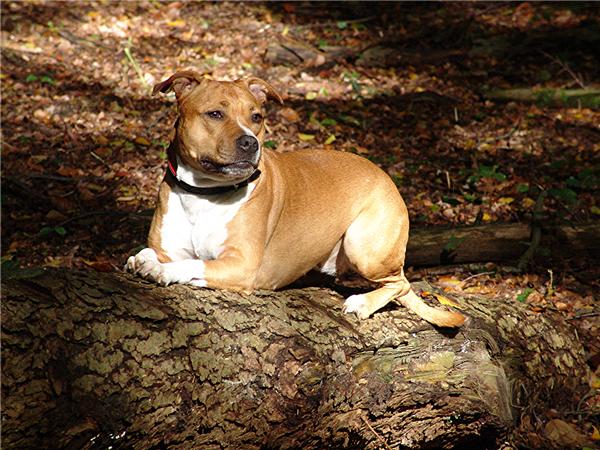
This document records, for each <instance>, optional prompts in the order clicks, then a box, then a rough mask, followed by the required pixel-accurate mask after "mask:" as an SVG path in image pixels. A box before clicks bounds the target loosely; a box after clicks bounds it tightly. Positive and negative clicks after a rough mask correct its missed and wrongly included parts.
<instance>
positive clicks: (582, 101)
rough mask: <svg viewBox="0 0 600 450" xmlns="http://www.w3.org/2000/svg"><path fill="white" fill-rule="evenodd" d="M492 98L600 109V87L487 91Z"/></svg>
mask: <svg viewBox="0 0 600 450" xmlns="http://www.w3.org/2000/svg"><path fill="white" fill-rule="evenodd" d="M483 95H484V97H485V98H487V99H490V100H499V101H517V102H525V103H537V104H540V105H545V106H553V107H568V106H571V107H580V108H592V109H600V89H592V88H589V89H541V88H517V89H497V90H493V91H488V92H485V93H484V94H483Z"/></svg>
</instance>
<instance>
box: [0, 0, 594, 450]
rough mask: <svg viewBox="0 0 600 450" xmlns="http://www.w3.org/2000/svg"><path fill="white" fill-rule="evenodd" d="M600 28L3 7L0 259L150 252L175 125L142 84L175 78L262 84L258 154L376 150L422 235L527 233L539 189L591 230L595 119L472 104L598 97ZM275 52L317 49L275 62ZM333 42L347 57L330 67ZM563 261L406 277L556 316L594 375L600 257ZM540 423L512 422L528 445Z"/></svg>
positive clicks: (272, 8)
mask: <svg viewBox="0 0 600 450" xmlns="http://www.w3.org/2000/svg"><path fill="white" fill-rule="evenodd" d="M599 26H600V19H599V9H598V7H597V5H595V4H593V3H590V4H586V3H569V4H561V3H557V4H542V3H532V4H530V3H506V4H502V3H501V4H498V3H445V4H437V3H426V4H408V3H400V4H396V3H386V4H374V3H368V4H361V3H358V4H354V3H348V4H346V3H336V4H335V5H334V6H332V4H315V3H313V4H307V3H272V4H258V3H217V4H212V3H184V2H174V3H168V4H166V3H160V2H157V1H150V2H128V3H111V2H103V1H100V2H86V3H76V4H75V3H68V2H40V1H32V2H27V3H20V2H3V3H2V61H1V62H2V73H1V75H0V76H1V81H2V164H3V167H2V225H3V233H2V257H3V264H19V265H22V266H32V265H45V266H68V267H82V266H83V267H91V268H94V269H96V270H103V271H111V270H117V269H119V268H120V267H121V266H122V265H123V263H124V261H125V259H126V257H127V255H129V254H130V253H132V252H134V251H136V250H137V249H138V248H139V247H140V246H142V245H143V244H144V242H145V236H146V233H147V229H148V226H149V217H150V214H151V208H152V207H153V205H154V199H155V196H156V192H157V187H158V184H159V182H160V180H161V178H162V175H163V171H164V158H165V152H164V151H165V147H166V145H167V143H168V141H169V139H170V133H171V128H172V125H173V122H174V118H175V114H176V111H175V105H174V101H173V99H172V98H169V97H150V95H149V92H150V89H151V86H152V85H153V84H154V83H156V82H158V81H161V80H162V79H164V78H166V77H167V76H169V75H170V74H171V73H173V72H174V71H176V70H179V69H183V68H195V69H197V70H203V71H206V72H208V73H210V74H211V76H213V77H214V78H219V79H225V78H226V79H235V78H238V77H241V76H245V75H248V74H253V75H257V76H260V77H262V78H264V79H266V80H269V81H270V82H271V83H273V84H274V85H275V86H276V87H277V88H278V89H279V90H280V92H281V93H282V94H283V95H284V97H285V101H286V104H285V106H284V107H283V108H280V107H275V106H271V107H270V109H269V114H268V122H269V126H270V134H269V137H268V139H269V141H268V145H270V146H272V147H276V148H277V149H278V150H282V151H288V150H294V149H298V148H313V147H315V148H317V147H320V146H323V145H329V146H331V147H333V148H336V149H339V150H344V151H351V152H356V153H359V154H362V155H364V156H366V157H368V158H369V159H371V160H373V161H374V162H376V163H377V164H379V165H380V166H381V167H383V168H384V169H385V170H386V171H387V172H388V173H389V174H390V176H391V177H392V178H393V179H394V181H395V182H396V184H397V185H398V187H399V189H400V191H401V193H402V195H403V196H404V198H405V200H406V202H407V204H408V207H409V211H410V214H411V219H412V222H413V225H414V226H419V227H421V226H427V225H438V224H456V225H459V224H461V225H462V224H473V223H475V222H481V223H486V222H488V223H493V222H496V221H499V222H509V221H528V220H530V219H531V215H532V210H533V206H534V204H535V202H536V200H537V199H538V198H539V195H540V193H541V192H543V191H545V192H547V193H548V198H547V200H546V202H545V205H544V214H545V216H546V217H547V220H552V221H554V222H589V221H592V220H598V217H599V215H600V203H598V202H599V200H598V198H599V197H598V195H597V188H598V180H599V178H600V171H599V165H598V158H599V152H600V127H599V124H600V113H599V112H598V110H592V109H588V108H576V107H575V108H558V107H551V106H549V105H548V104H546V103H545V102H544V101H542V100H543V99H540V101H539V102H538V103H537V104H523V103H514V102H512V103H494V102H491V101H489V100H486V99H485V97H484V93H485V92H486V90H488V89H493V88H509V87H559V88H578V87H582V86H585V87H594V86H596V87H598V85H597V83H598V81H599V80H600V66H599V65H598V59H597V48H599V47H598V45H600V37H599V32H598V27H599ZM278 41H284V42H286V43H288V44H289V43H290V42H295V43H297V42H302V43H304V44H307V45H310V46H312V48H313V49H314V48H317V49H318V48H321V49H323V50H324V51H325V52H324V53H323V54H322V55H323V56H322V57H317V58H314V59H312V58H309V59H304V61H301V60H300V59H298V60H297V61H294V62H293V63H292V64H287V65H286V64H278V63H273V62H268V61H267V59H268V58H269V44H275V43H276V42H278ZM332 46H336V47H345V48H347V49H349V50H350V51H349V53H346V54H345V56H346V57H345V58H339V59H330V58H329V57H328V56H327V55H329V53H327V51H329V50H330V49H331V47H332ZM377 46H384V47H386V48H393V49H395V50H396V51H397V52H398V51H399V52H400V54H401V57H394V58H391V59H390V57H389V55H388V57H386V56H381V54H380V53H378V52H377V51H374V50H373V49H376V48H377ZM271 50H272V47H271ZM369 50H371V51H370V52H369ZM594 83H596V84H594ZM557 256H558V257H557ZM568 256H569V255H553V257H554V258H553V259H552V261H549V260H548V259H547V258H546V257H545V255H544V254H543V252H542V253H541V254H539V255H538V257H537V259H536V261H535V262H536V264H535V265H534V266H533V267H532V268H531V270H530V271H529V272H528V273H516V272H514V271H512V270H511V269H510V268H506V267H497V266H495V265H482V266H470V267H460V268H449V269H445V270H444V271H443V272H441V271H440V270H439V269H437V270H433V271H432V270H429V271H425V270H420V271H416V272H413V273H412V278H413V279H415V278H419V277H422V276H425V277H427V278H428V279H430V280H433V281H437V282H439V283H442V284H445V285H446V286H447V287H448V289H458V290H472V291H476V292H483V293H490V294H491V293H493V294H494V295H497V296H498V297H499V298H504V299H506V300H507V301H515V300H521V301H524V302H527V303H528V304H529V305H530V306H531V308H532V310H534V311H537V312H539V313H546V314H553V313H557V312H560V313H562V314H564V315H565V316H566V317H567V318H568V319H569V320H572V321H573V323H574V324H576V325H577V326H578V331H579V332H580V334H581V335H582V336H583V337H584V338H585V339H586V340H587V342H588V350H589V358H590V364H591V365H592V367H593V368H595V367H597V365H598V362H599V361H600V356H599V347H598V345H599V344H598V340H597V336H598V315H597V313H598V310H597V308H598V307H597V305H595V304H594V293H595V292H596V291H597V290H598V288H599V283H598V267H597V262H594V261H581V260H573V259H572V258H569V257H568ZM472 275H477V276H476V277H474V278H469V279H468V280H466V279H467V278H468V277H470V276H472ZM465 280H466V281H465ZM594 307H595V308H596V310H594ZM596 383H597V382H596ZM594 402H595V403H594ZM579 408H581V409H582V410H585V411H586V412H584V413H582V414H579V415H574V416H571V417H567V418H565V419H566V420H568V421H570V420H571V419H572V418H576V419H578V420H577V425H578V430H579V431H580V432H581V433H582V435H584V436H587V437H590V436H592V434H593V432H594V431H593V428H592V425H593V424H594V423H595V424H596V426H598V422H597V421H596V422H593V420H592V419H591V416H592V413H593V412H594V410H593V408H596V410H595V412H596V413H597V408H598V397H597V396H596V397H593V396H592V397H590V398H589V399H587V400H586V402H584V403H582V404H581V405H579ZM550 418H553V416H552V412H549V413H548V417H547V418H527V420H524V421H523V423H524V428H523V436H525V437H524V438H523V439H529V441H528V442H529V444H528V445H530V446H532V445H533V444H532V442H533V441H532V440H531V439H534V437H535V433H537V432H539V431H540V429H541V428H542V426H543V424H544V423H545V420H546V419H550ZM596 420H597V419H596ZM531 433H533V435H534V437H532V436H530V435H529V434H531ZM599 438H600V436H599Z"/></svg>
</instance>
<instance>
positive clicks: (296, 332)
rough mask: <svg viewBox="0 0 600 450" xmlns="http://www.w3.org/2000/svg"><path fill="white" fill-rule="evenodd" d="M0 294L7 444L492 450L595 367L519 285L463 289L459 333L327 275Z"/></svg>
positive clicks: (78, 278) (111, 282)
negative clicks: (282, 282)
mask: <svg viewBox="0 0 600 450" xmlns="http://www.w3.org/2000/svg"><path fill="white" fill-rule="evenodd" d="M414 286H415V288H416V289H417V291H418V290H419V289H423V288H425V289H427V290H428V291H430V292H435V288H433V287H431V286H428V285H426V284H424V283H415V284H414ZM2 294H3V301H2V319H3V320H2V357H3V359H2V361H3V365H2V394H3V397H2V398H3V405H2V440H3V442H2V444H3V448H5V449H15V448H53V449H55V448H67V449H76V448H77V449H79V448H85V449H100V448H102V449H106V448H111V446H112V448H134V449H149V448H173V449H193V448H232V449H241V448H244V449H253V448H256V449H258V448H303V449H307V448H308V449H319V448H366V449H376V448H385V449H389V448H402V449H404V448H444V449H445V448H467V447H468V448H480V449H484V448H496V445H497V443H498V442H500V441H501V440H503V439H505V438H506V436H507V434H508V433H509V432H510V430H511V428H512V427H513V424H514V422H515V420H516V419H517V418H518V417H519V415H520V414H523V413H525V412H527V411H530V410H531V409H534V408H537V407H540V408H544V407H545V405H547V404H549V403H550V404H551V405H552V407H553V408H556V409H558V410H561V409H562V408H569V409H571V408H573V404H574V403H575V402H576V401H577V399H578V398H579V396H580V394H581V391H582V389H585V380H586V378H587V376H588V369H587V367H586V364H585V361H584V353H583V349H582V346H581V344H580V343H579V342H578V340H577V337H576V333H575V332H574V331H573V329H572V328H571V327H570V326H569V325H568V324H566V323H565V322H564V321H562V319H560V318H551V317H549V316H548V315H540V314H535V313H533V312H531V311H529V310H527V309H526V308H524V307H523V305H521V304H519V303H517V302H510V301H498V300H495V299H485V298H478V297H464V298H460V299H456V298H454V297H451V298H453V299H454V300H455V301H457V302H458V303H459V304H460V305H461V308H462V309H463V312H464V313H465V314H466V315H467V316H468V317H469V320H468V322H467V324H466V325H465V326H464V327H463V328H462V329H460V330H459V331H455V332H453V333H450V332H447V331H445V330H438V329H434V328H432V327H431V326H430V325H429V324H427V323H426V322H423V321H421V320H420V319H419V318H418V317H416V316H414V315H413V314H411V313H410V312H409V311H407V310H406V309H403V308H401V307H399V306H395V305H390V306H388V307H387V308H386V309H385V310H384V311H383V312H380V313H377V314H375V316H374V317H372V318H370V319H368V320H365V321H362V322H361V321H358V320H357V319H356V318H355V317H354V316H349V315H344V314H342V312H341V306H342V297H341V296H340V295H339V294H338V293H336V292H334V291H331V290H328V289H320V288H307V289H291V290H284V291H280V292H271V291H258V292H255V293H254V294H251V295H242V294H237V293H230V292H223V291H213V290H209V289H198V288H193V287H188V286H180V285H175V286H171V287H160V286H156V285H153V284H150V283H147V282H145V281H142V280H138V279H135V278H133V276H131V275H128V274H120V273H97V272H80V271H68V270H46V271H44V272H43V273H42V274H38V275H34V276H32V274H31V273H30V272H24V273H23V276H22V277H20V278H19V277H14V278H12V279H9V277H3V284H2ZM444 295H445V296H447V297H450V296H449V294H444Z"/></svg>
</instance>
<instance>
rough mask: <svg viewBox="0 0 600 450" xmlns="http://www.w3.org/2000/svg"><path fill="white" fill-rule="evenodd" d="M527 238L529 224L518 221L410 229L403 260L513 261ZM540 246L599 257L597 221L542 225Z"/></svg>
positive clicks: (423, 262) (432, 263)
mask: <svg viewBox="0 0 600 450" xmlns="http://www.w3.org/2000/svg"><path fill="white" fill-rule="evenodd" d="M530 241H531V229H530V226H529V225H527V224H520V223H513V224H489V225H481V226H473V227H459V228H417V229H414V230H412V229H411V232H410V239H409V240H408V249H407V251H406V264H407V265H408V266H419V267H423V266H437V265H440V264H464V263H472V262H488V261H511V260H512V261H514V263H515V265H516V263H517V262H518V261H519V258H520V257H521V256H522V255H523V254H524V253H525V251H527V248H528V244H529V242H530ZM540 247H543V248H545V249H547V250H551V256H557V255H568V256H581V257H584V258H589V259H590V260H594V259H595V260H600V224H598V223H591V224H586V225H572V226H571V225H547V226H544V227H543V228H542V231H541V242H540Z"/></svg>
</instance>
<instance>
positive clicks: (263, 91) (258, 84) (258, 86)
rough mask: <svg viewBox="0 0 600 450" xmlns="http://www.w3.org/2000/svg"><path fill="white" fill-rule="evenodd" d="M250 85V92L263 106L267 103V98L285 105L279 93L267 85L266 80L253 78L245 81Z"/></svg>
mask: <svg viewBox="0 0 600 450" xmlns="http://www.w3.org/2000/svg"><path fill="white" fill-rule="evenodd" d="M244 81H245V82H246V84H247V85H248V89H250V92H252V94H253V95H254V96H255V97H256V98H257V99H258V101H259V102H260V103H261V104H262V103H264V102H266V101H267V98H272V99H274V100H277V101H278V102H279V103H280V104H283V99H282V98H281V95H279V92H277V91H276V90H275V88H274V87H273V86H271V85H270V84H269V83H267V82H266V81H265V80H261V79H260V78H256V77H251V78H247V79H246V80H244Z"/></svg>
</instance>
